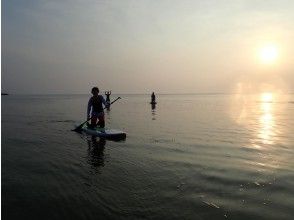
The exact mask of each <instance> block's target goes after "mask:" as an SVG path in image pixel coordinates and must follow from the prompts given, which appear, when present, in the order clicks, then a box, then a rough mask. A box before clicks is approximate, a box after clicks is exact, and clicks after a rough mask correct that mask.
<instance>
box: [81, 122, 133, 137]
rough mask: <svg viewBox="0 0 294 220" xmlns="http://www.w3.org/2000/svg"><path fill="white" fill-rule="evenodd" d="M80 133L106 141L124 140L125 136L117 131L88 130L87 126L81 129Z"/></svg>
mask: <svg viewBox="0 0 294 220" xmlns="http://www.w3.org/2000/svg"><path fill="white" fill-rule="evenodd" d="M82 131H83V132H85V133H86V134H89V135H93V136H96V137H101V138H106V139H125V138H126V136H127V134H126V133H125V132H123V131H120V130H117V129H107V128H105V129H103V128H94V129H90V128H88V127H87V125H84V126H83V127H82Z"/></svg>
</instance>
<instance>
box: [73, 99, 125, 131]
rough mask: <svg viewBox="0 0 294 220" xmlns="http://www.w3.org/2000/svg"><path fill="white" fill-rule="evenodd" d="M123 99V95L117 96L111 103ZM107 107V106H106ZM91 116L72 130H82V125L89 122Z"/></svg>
mask: <svg viewBox="0 0 294 220" xmlns="http://www.w3.org/2000/svg"><path fill="white" fill-rule="evenodd" d="M119 99H121V97H117V98H116V99H115V100H114V101H112V102H111V103H110V104H109V105H112V104H113V103H115V102H116V101H117V100H119ZM104 109H106V107H105V108H104ZM90 119H91V118H89V119H88V120H87V121H84V122H83V123H82V124H80V125H79V126H78V127H76V128H75V129H73V130H72V131H77V132H79V131H81V130H82V127H83V126H84V124H85V123H87V122H88V121H89V120H90Z"/></svg>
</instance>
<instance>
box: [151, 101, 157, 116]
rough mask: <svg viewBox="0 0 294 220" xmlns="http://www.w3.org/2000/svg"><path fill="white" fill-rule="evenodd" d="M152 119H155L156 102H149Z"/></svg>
mask: <svg viewBox="0 0 294 220" xmlns="http://www.w3.org/2000/svg"><path fill="white" fill-rule="evenodd" d="M151 114H152V120H156V117H155V116H156V104H151Z"/></svg>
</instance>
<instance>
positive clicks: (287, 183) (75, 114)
mask: <svg viewBox="0 0 294 220" xmlns="http://www.w3.org/2000/svg"><path fill="white" fill-rule="evenodd" d="M120 96H121V97H122V99H121V100H119V101H117V102H116V103H115V104H113V106H112V107H111V110H110V111H109V112H106V124H107V125H106V126H107V127H109V128H116V129H121V130H124V131H126V132H127V138H126V140H124V141H119V142H115V141H110V140H100V139H99V138H96V139H95V138H92V137H90V136H87V135H84V134H79V133H75V132H72V131H71V129H72V128H73V127H74V125H75V124H79V123H81V122H82V121H84V120H85V118H86V105H87V101H88V98H89V96H88V95H43V96H25V95H24V96H17V95H9V96H2V97H1V98H2V134H1V138H2V143H1V144H2V148H1V151H2V158H1V159H2V217H3V219H50V220H52V219H196V220H197V219H238V220H239V219H244V220H245V219H246V220H248V219H251V220H252V219H258V220H260V219H265V220H269V219H289V220H290V219H291V220H292V219H293V216H294V138H293V131H294V96H293V95H279V96H278V95H275V94H261V95H211V94H210V95H203V94H202V95H158V96H157V102H158V104H157V105H156V107H155V108H153V109H152V107H151V105H150V104H149V102H150V96H149V95H120ZM116 97H117V96H116V95H112V97H111V98H112V99H114V98H116Z"/></svg>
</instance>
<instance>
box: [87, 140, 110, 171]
mask: <svg viewBox="0 0 294 220" xmlns="http://www.w3.org/2000/svg"><path fill="white" fill-rule="evenodd" d="M97 139H98V140H97ZM87 142H88V163H89V164H90V165H91V166H93V167H95V168H96V167H100V166H104V148H105V144H106V140H105V139H103V138H97V137H94V136H92V137H91V139H89V140H87Z"/></svg>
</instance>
